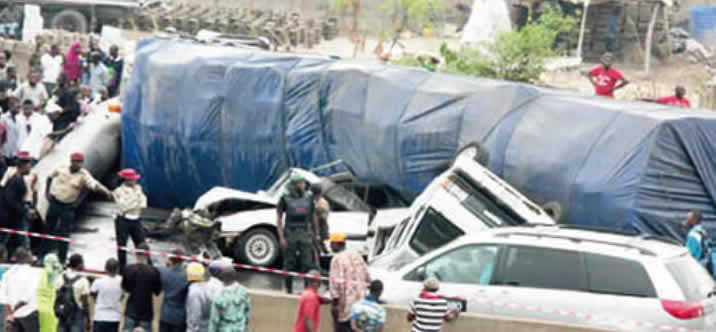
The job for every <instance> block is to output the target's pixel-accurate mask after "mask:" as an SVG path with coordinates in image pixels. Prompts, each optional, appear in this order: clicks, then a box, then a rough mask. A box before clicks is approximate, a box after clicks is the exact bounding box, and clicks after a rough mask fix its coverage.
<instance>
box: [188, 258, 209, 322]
mask: <svg viewBox="0 0 716 332" xmlns="http://www.w3.org/2000/svg"><path fill="white" fill-rule="evenodd" d="M205 276H206V269H204V265H201V264H200V263H197V262H191V263H189V264H188V265H187V266H186V279H187V281H188V282H189V283H190V284H189V293H188V294H187V297H186V327H187V328H186V331H187V332H208V331H209V318H210V316H211V298H212V294H211V290H210V289H209V286H208V285H207V282H206V281H204V279H205Z"/></svg>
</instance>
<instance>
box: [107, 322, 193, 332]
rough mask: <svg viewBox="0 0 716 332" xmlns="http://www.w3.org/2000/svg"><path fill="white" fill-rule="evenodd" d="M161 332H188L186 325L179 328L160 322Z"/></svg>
mask: <svg viewBox="0 0 716 332" xmlns="http://www.w3.org/2000/svg"><path fill="white" fill-rule="evenodd" d="M98 332H99V331H98ZM159 332H186V325H181V326H178V325H172V324H169V323H166V322H161V321H160V322H159Z"/></svg>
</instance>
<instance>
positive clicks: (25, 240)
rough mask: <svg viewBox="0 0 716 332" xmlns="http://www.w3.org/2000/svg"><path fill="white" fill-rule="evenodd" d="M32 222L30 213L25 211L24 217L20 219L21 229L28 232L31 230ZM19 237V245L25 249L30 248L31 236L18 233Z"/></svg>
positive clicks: (19, 228)
mask: <svg viewBox="0 0 716 332" xmlns="http://www.w3.org/2000/svg"><path fill="white" fill-rule="evenodd" d="M30 222H32V219H31V218H30V215H29V214H28V213H27V212H25V213H23V216H22V219H21V220H20V225H19V227H18V230H19V231H24V232H27V231H29V230H30ZM17 237H19V241H18V242H19V245H20V246H21V247H23V248H25V249H30V238H29V237H28V236H27V235H17Z"/></svg>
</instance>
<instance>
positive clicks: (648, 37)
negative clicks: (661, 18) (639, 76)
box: [644, 3, 661, 75]
mask: <svg viewBox="0 0 716 332" xmlns="http://www.w3.org/2000/svg"><path fill="white" fill-rule="evenodd" d="M660 8H661V3H656V4H654V9H653V10H652V12H651V19H650V20H649V29H648V30H647V31H646V48H645V49H644V71H645V72H646V75H649V69H650V66H651V43H652V39H654V38H653V37H654V26H655V25H656V15H657V14H658V13H659V9H660Z"/></svg>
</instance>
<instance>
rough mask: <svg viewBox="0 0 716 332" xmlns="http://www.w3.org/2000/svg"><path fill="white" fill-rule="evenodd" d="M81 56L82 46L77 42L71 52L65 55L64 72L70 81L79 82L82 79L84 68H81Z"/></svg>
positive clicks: (73, 43) (72, 46)
mask: <svg viewBox="0 0 716 332" xmlns="http://www.w3.org/2000/svg"><path fill="white" fill-rule="evenodd" d="M80 55H82V44H80V42H79V41H77V40H75V41H74V42H72V45H71V46H70V50H69V51H67V54H65V64H64V66H63V68H62V72H63V73H65V75H67V79H68V80H70V81H77V80H79V79H81V78H82V67H81V66H80Z"/></svg>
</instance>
